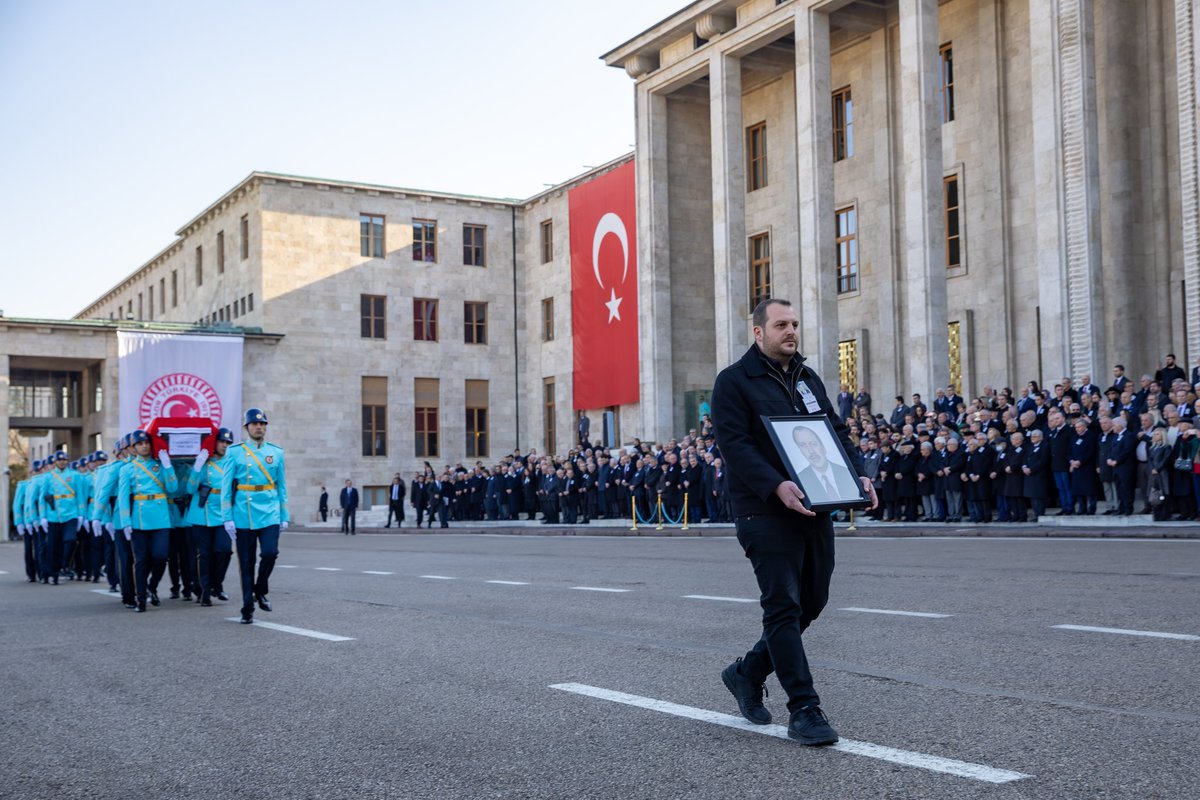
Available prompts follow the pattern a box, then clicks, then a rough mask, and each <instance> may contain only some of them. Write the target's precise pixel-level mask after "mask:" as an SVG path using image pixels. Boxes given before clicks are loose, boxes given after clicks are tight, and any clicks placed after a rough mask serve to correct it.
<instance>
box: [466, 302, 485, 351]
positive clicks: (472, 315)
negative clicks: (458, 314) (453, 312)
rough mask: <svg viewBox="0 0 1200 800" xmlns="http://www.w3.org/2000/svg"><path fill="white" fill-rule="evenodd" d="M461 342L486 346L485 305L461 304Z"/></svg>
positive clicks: (474, 303)
mask: <svg viewBox="0 0 1200 800" xmlns="http://www.w3.org/2000/svg"><path fill="white" fill-rule="evenodd" d="M463 342H465V343H466V344H487V303H476V302H470V301H468V302H466V303H463Z"/></svg>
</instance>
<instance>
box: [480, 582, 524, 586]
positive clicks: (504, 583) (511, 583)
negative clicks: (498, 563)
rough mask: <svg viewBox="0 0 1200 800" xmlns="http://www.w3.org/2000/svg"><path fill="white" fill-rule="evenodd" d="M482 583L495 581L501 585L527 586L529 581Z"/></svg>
mask: <svg viewBox="0 0 1200 800" xmlns="http://www.w3.org/2000/svg"><path fill="white" fill-rule="evenodd" d="M484 583H497V584H500V585H501V586H528V585H529V581H484Z"/></svg>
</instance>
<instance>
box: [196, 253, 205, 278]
mask: <svg viewBox="0 0 1200 800" xmlns="http://www.w3.org/2000/svg"><path fill="white" fill-rule="evenodd" d="M196 285H197V286H203V285H204V248H203V247H202V246H199V245H197V247H196Z"/></svg>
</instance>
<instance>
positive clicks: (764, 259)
mask: <svg viewBox="0 0 1200 800" xmlns="http://www.w3.org/2000/svg"><path fill="white" fill-rule="evenodd" d="M770 296H771V234H769V233H760V234H758V235H756V236H751V237H750V308H751V310H753V309H754V308H755V306H757V305H758V304H759V303H760V302H761V301H763V300H766V299H768V298H769V297H770Z"/></svg>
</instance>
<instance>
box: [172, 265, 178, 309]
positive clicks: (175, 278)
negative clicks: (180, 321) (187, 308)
mask: <svg viewBox="0 0 1200 800" xmlns="http://www.w3.org/2000/svg"><path fill="white" fill-rule="evenodd" d="M178 306H179V272H178V271H177V270H171V308H177V307H178Z"/></svg>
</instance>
